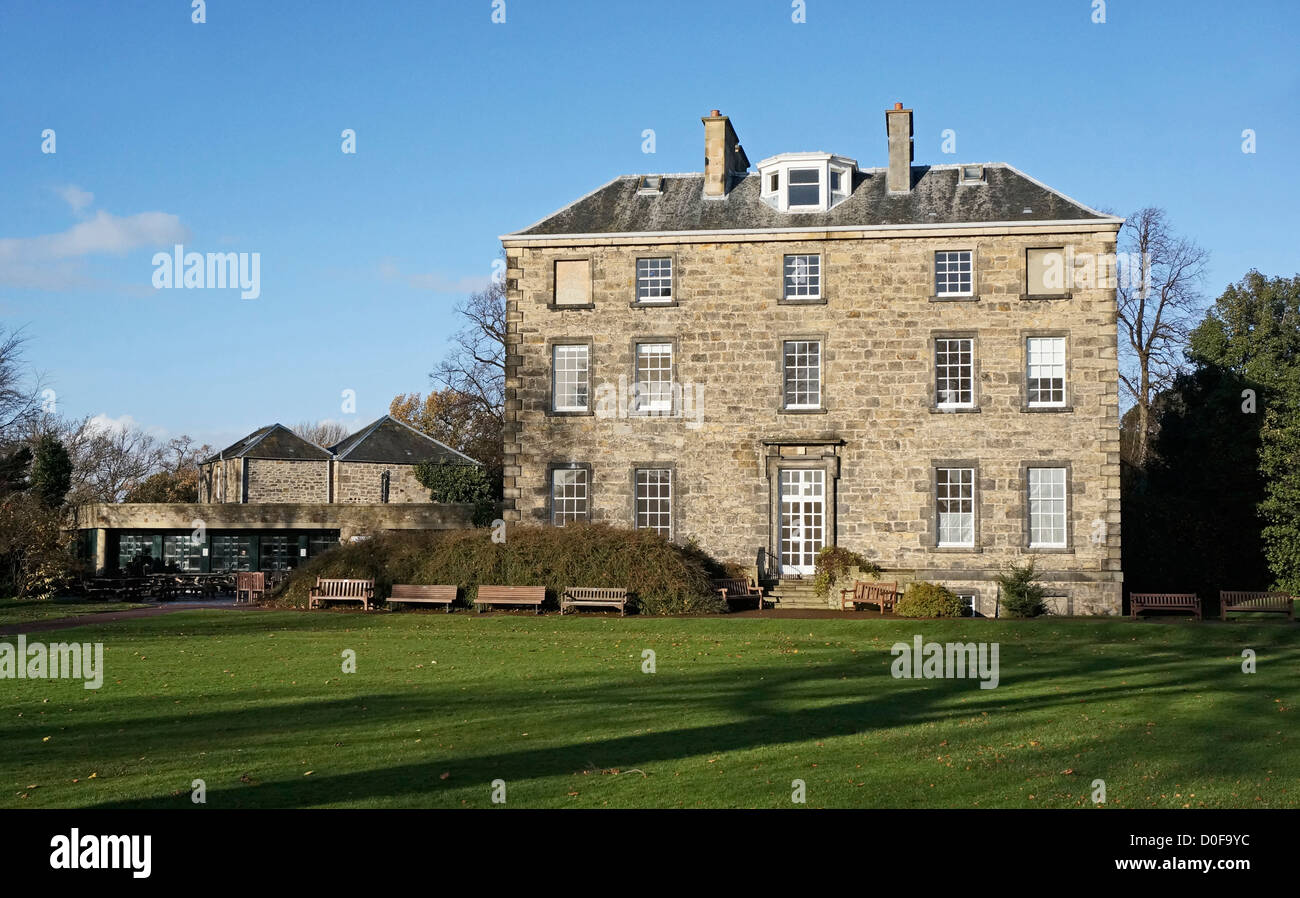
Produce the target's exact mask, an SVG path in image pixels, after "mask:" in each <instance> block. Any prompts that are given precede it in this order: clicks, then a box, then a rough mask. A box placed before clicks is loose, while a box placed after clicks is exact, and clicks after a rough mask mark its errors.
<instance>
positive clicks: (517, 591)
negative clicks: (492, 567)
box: [474, 586, 546, 614]
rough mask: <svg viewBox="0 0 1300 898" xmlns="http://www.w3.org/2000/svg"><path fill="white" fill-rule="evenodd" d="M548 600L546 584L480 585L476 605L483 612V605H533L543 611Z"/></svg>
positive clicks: (539, 611)
mask: <svg viewBox="0 0 1300 898" xmlns="http://www.w3.org/2000/svg"><path fill="white" fill-rule="evenodd" d="M545 601H546V587H545V586H480V587H479V588H478V595H476V596H474V606H475V608H477V609H478V611H479V613H482V611H483V608H482V606H483V605H533V606H535V607H536V608H537V613H538V614H541V613H542V603H543V602H545Z"/></svg>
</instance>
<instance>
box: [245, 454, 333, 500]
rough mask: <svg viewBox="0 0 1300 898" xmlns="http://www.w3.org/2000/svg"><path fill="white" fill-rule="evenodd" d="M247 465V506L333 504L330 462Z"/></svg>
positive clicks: (260, 461) (272, 461)
mask: <svg viewBox="0 0 1300 898" xmlns="http://www.w3.org/2000/svg"><path fill="white" fill-rule="evenodd" d="M244 464H245V465H247V466H248V478H247V480H248V496H247V499H246V501H247V502H250V503H260V502H328V501H329V462H328V461H324V460H321V461H290V460H281V459H270V458H246V459H244ZM227 489H228V490H229V485H227ZM228 495H230V496H231V497H232V498H233V495H234V494H233V493H229V494H228Z"/></svg>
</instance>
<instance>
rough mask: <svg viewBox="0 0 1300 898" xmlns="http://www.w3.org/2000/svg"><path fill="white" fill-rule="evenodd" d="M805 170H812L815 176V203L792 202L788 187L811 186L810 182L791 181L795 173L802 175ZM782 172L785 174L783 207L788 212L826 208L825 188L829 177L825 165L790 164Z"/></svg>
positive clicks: (816, 210) (815, 210)
mask: <svg viewBox="0 0 1300 898" xmlns="http://www.w3.org/2000/svg"><path fill="white" fill-rule="evenodd" d="M805 172H812V173H813V174H814V175H816V176H817V202H815V203H792V202H790V188H791V187H811V186H812V185H811V184H807V183H800V184H795V183H793V182H794V176H795V175H796V174H799V175H802V174H804V173H805ZM783 174H784V176H785V177H784V181H785V208H786V210H787V211H789V212H818V211H820V210H822V209H825V208H826V190H827V188H828V187H829V186H830V185H829V184H827V181H828V180H829V178H828V177H827V174H826V166H825V165H816V164H812V165H791V166H790V167H789V168H788V169H786V170H785V172H784V173H783Z"/></svg>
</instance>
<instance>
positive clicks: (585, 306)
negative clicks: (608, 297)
mask: <svg viewBox="0 0 1300 898" xmlns="http://www.w3.org/2000/svg"><path fill="white" fill-rule="evenodd" d="M546 308H548V309H552V310H553V311H556V312H582V311H586V310H589V309H594V308H596V304H595V303H594V302H586V303H582V304H581V305H578V304H569V303H565V304H563V305H557V304H556V303H554V302H548V303H547V304H546Z"/></svg>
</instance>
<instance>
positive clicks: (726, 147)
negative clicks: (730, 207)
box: [700, 109, 749, 197]
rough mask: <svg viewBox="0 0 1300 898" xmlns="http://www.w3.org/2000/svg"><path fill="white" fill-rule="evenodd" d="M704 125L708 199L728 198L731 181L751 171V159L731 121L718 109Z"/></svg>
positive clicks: (705, 177) (705, 192) (709, 116)
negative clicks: (742, 146) (746, 154)
mask: <svg viewBox="0 0 1300 898" xmlns="http://www.w3.org/2000/svg"><path fill="white" fill-rule="evenodd" d="M700 121H702V122H704V195H705V196H711V197H725V196H726V195H727V192H728V191H729V190H730V189H731V179H732V177H733V176H735V175H742V176H743V175H744V174H745V172H747V171H749V158H748V157H746V156H745V151H744V150H743V149H741V146H740V139H739V138H738V137H736V131H735V129H734V128H732V127H731V119H729V118H727V117H726V116H725V115H723V114H722V113H721V112H719V111H718V110H716V109H714V110H713V111H712V112H710V113H709V114H708V115H707V116H705V117H704V118H702V119H700Z"/></svg>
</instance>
